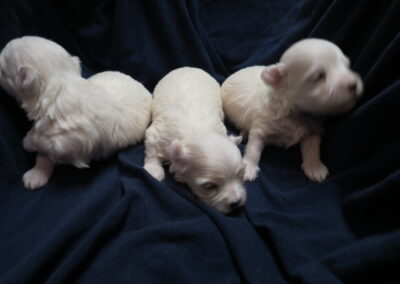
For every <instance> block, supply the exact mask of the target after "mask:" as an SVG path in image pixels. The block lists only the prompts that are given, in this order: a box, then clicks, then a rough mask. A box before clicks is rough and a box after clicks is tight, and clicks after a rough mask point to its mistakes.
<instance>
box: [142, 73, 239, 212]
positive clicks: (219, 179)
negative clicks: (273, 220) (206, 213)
mask: <svg viewBox="0 0 400 284" xmlns="http://www.w3.org/2000/svg"><path fill="white" fill-rule="evenodd" d="M233 140H234V139H232V138H229V137H228V135H227V130H226V128H225V125H224V124H223V112H222V103H221V89H220V86H219V84H218V82H217V81H215V80H214V79H213V78H212V77H211V76H210V75H208V74H207V73H206V72H204V71H202V70H201V69H197V68H189V67H184V68H179V69H176V70H174V71H172V72H170V73H168V74H167V75H166V76H165V77H164V78H163V79H162V80H161V81H160V82H159V83H158V84H157V86H156V88H155V90H154V103H153V123H152V124H151V126H150V127H149V128H148V129H147V132H146V139H145V146H146V150H145V165H144V168H145V169H146V170H147V171H148V172H149V173H150V174H151V175H152V176H153V177H154V178H156V179H157V180H160V181H161V180H162V179H163V178H164V169H163V167H162V163H163V162H169V163H170V164H171V165H170V172H173V173H174V174H175V178H176V179H177V180H178V181H181V182H184V183H186V184H188V185H189V187H190V188H191V189H192V191H193V193H194V194H195V195H196V196H197V197H198V198H199V199H200V200H203V201H204V202H206V203H208V204H209V205H211V206H213V207H215V208H216V209H218V210H219V211H221V212H223V213H228V212H229V211H231V210H232V209H234V208H236V207H239V206H242V205H243V204H244V203H245V200H246V192H245V190H244V188H243V185H242V182H243V174H244V166H243V163H242V156H241V154H240V151H239V149H238V148H237V146H236V145H235V143H234V142H233Z"/></svg>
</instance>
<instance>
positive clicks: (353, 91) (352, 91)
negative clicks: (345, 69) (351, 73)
mask: <svg viewBox="0 0 400 284" xmlns="http://www.w3.org/2000/svg"><path fill="white" fill-rule="evenodd" d="M348 89H349V92H350V94H352V95H356V92H357V83H350V84H349V86H348Z"/></svg>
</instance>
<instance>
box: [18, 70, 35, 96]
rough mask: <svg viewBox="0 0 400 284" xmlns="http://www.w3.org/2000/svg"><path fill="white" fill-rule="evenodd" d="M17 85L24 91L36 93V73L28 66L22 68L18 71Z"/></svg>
mask: <svg viewBox="0 0 400 284" xmlns="http://www.w3.org/2000/svg"><path fill="white" fill-rule="evenodd" d="M17 84H18V85H19V86H20V87H21V88H22V90H24V91H30V90H32V91H34V92H36V91H37V90H38V88H39V87H40V78H39V75H38V74H37V72H36V71H35V70H34V69H33V68H31V67H28V66H22V67H21V68H20V69H19V70H18V75H17Z"/></svg>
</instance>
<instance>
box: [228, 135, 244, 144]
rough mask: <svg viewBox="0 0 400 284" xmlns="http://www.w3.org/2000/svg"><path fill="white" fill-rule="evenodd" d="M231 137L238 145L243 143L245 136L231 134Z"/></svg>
mask: <svg viewBox="0 0 400 284" xmlns="http://www.w3.org/2000/svg"><path fill="white" fill-rule="evenodd" d="M229 139H231V140H232V142H233V143H235V144H236V145H239V144H240V143H242V140H243V137H242V136H234V135H229Z"/></svg>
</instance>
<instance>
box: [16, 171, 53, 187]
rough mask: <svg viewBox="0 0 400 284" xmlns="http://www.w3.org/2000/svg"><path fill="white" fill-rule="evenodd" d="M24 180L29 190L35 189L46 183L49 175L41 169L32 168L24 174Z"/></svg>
mask: <svg viewBox="0 0 400 284" xmlns="http://www.w3.org/2000/svg"><path fill="white" fill-rule="evenodd" d="M22 180H23V182H24V186H25V187H26V188H27V189H28V190H35V189H38V188H39V187H42V186H44V185H46V184H47V182H48V180H49V176H48V175H47V174H46V173H45V172H43V171H42V170H40V169H37V168H32V169H30V170H29V171H27V172H26V173H25V174H24V176H23V177H22Z"/></svg>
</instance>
